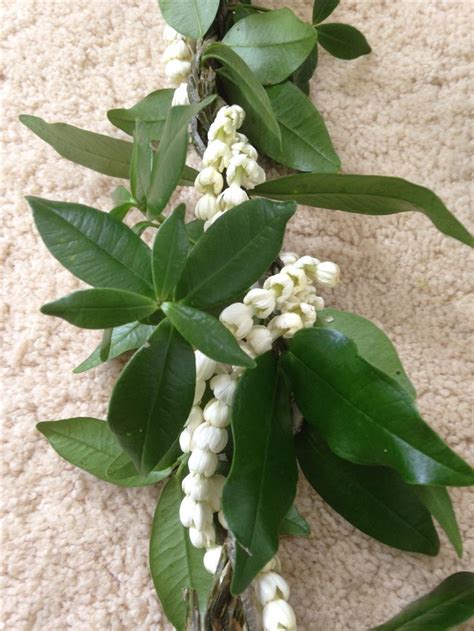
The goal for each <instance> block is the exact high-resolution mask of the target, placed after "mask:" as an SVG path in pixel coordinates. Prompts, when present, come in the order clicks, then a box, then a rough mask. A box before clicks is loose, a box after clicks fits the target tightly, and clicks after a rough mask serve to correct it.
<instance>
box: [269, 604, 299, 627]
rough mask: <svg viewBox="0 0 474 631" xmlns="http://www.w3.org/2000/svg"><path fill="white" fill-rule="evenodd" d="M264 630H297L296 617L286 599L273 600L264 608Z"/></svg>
mask: <svg viewBox="0 0 474 631" xmlns="http://www.w3.org/2000/svg"><path fill="white" fill-rule="evenodd" d="M263 628H264V631H283V630H284V629H285V630H287V631H296V617H295V612H294V611H293V608H292V607H291V605H289V604H288V603H287V602H286V600H283V599H281V598H280V599H278V600H272V601H271V602H269V603H268V605H265V607H264V609H263Z"/></svg>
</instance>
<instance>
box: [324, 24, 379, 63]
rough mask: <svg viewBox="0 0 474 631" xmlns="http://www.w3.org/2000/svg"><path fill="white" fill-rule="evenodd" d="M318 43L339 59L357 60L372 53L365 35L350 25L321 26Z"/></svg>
mask: <svg viewBox="0 0 474 631" xmlns="http://www.w3.org/2000/svg"><path fill="white" fill-rule="evenodd" d="M316 28H317V31H318V42H319V43H320V44H321V46H322V47H323V48H325V49H326V50H327V51H328V53H331V55H334V57H339V59H356V58H357V57H360V56H361V55H368V54H369V53H370V52H372V49H371V48H370V46H369V43H368V41H367V40H366V39H365V37H364V35H362V33H361V32H360V31H359V30H357V29H356V28H354V27H353V26H350V25H349V24H320V25H318V26H317V27H316Z"/></svg>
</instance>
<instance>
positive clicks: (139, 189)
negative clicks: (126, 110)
mask: <svg viewBox="0 0 474 631" xmlns="http://www.w3.org/2000/svg"><path fill="white" fill-rule="evenodd" d="M152 166H153V150H152V148H151V140H150V133H149V129H148V126H147V123H143V122H142V121H140V120H137V121H136V124H135V132H134V137H133V150H132V158H131V163H130V188H131V189H132V195H133V197H134V198H135V199H136V200H137V202H138V203H139V204H140V205H141V206H143V205H144V204H145V203H146V198H147V194H148V188H149V186H150V177H151V170H152Z"/></svg>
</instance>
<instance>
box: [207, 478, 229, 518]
mask: <svg viewBox="0 0 474 631" xmlns="http://www.w3.org/2000/svg"><path fill="white" fill-rule="evenodd" d="M211 482H212V485H211V490H210V493H209V496H208V497H207V498H206V499H207V501H208V502H209V504H210V505H211V506H212V510H213V511H215V512H217V511H219V510H220V508H221V500H222V489H223V488H224V484H225V477H224V476H223V475H219V474H216V475H213V476H212V478H211Z"/></svg>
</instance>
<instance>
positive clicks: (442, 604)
mask: <svg viewBox="0 0 474 631" xmlns="http://www.w3.org/2000/svg"><path fill="white" fill-rule="evenodd" d="M472 616H474V574H473V573H472V572H458V573H457V574H451V576H448V578H446V579H445V580H444V581H443V582H442V583H440V584H439V585H438V587H436V588H435V589H434V590H433V591H431V592H429V593H428V594H426V596H422V597H421V598H418V600H415V601H414V602H412V603H411V604H410V605H408V606H407V607H405V609H403V610H402V611H401V613H399V614H398V615H397V616H395V618H392V619H391V620H389V621H388V622H386V623H385V624H381V625H379V626H378V627H374V628H373V629H372V631H429V630H431V631H447V629H452V628H454V627H456V626H457V625H460V624H462V623H463V622H467V621H468V620H470V619H471V617H472Z"/></svg>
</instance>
